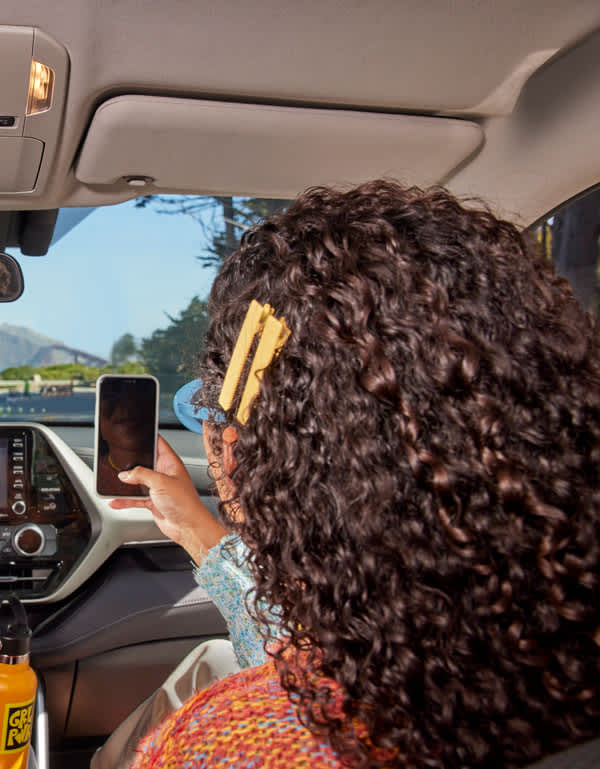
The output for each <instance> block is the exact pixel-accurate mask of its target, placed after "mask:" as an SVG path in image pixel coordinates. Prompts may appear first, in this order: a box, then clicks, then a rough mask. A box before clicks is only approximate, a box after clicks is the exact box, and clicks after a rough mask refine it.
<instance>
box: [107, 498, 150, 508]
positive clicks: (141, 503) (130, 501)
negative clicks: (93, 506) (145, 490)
mask: <svg viewBox="0 0 600 769" xmlns="http://www.w3.org/2000/svg"><path fill="white" fill-rule="evenodd" d="M148 501H149V498H148V497H139V498H132V497H127V498H126V499H111V500H110V502H109V503H108V504H109V506H110V507H112V508H113V510H127V509H128V508H130V507H145V508H147V507H148Z"/></svg>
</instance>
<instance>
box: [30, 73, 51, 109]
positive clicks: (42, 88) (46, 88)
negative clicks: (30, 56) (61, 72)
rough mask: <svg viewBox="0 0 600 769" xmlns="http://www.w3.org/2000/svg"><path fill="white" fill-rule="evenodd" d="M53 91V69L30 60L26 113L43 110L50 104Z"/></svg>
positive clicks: (48, 107)
mask: <svg viewBox="0 0 600 769" xmlns="http://www.w3.org/2000/svg"><path fill="white" fill-rule="evenodd" d="M53 91H54V70H53V69H51V68H50V67H48V65H47V64H42V63H41V62H39V61H32V62H31V70H30V74H29V94H28V96H27V115H36V114H38V113H39V112H45V111H46V110H49V109H50V107H51V106H52V92H53Z"/></svg>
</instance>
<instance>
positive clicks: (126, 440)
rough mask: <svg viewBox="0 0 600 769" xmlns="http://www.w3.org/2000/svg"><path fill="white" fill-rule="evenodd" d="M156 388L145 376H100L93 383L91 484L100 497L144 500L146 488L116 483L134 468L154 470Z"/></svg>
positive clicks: (156, 424) (157, 394) (156, 414)
mask: <svg viewBox="0 0 600 769" xmlns="http://www.w3.org/2000/svg"><path fill="white" fill-rule="evenodd" d="M158 396H159V385H158V380H157V379H156V377H153V376H149V375H147V374H136V375H130V374H123V375H121V374H104V375H103V376H101V377H99V378H98V381H97V382H96V437H95V449H94V482H95V488H96V492H97V493H98V494H99V495H101V496H103V497H147V496H148V488H147V487H146V486H142V485H139V486H135V485H131V484H127V483H123V482H122V481H120V480H119V473H120V472H121V471H123V470H131V469H132V468H134V467H136V466H137V465H143V466H144V467H149V468H151V469H154V467H155V464H156V439H157V434H158Z"/></svg>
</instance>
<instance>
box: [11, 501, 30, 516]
mask: <svg viewBox="0 0 600 769" xmlns="http://www.w3.org/2000/svg"><path fill="white" fill-rule="evenodd" d="M25 510H27V505H26V504H25V502H23V500H22V499H18V500H17V501H16V502H13V505H12V511H13V513H15V515H23V513H24V512H25Z"/></svg>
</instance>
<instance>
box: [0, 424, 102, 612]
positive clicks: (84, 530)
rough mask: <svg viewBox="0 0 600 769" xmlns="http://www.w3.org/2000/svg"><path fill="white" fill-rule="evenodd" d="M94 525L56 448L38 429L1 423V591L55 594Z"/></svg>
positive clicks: (28, 595)
mask: <svg viewBox="0 0 600 769" xmlns="http://www.w3.org/2000/svg"><path fill="white" fill-rule="evenodd" d="M91 536H92V527H91V525H90V519H89V516H88V514H87V512H86V510H85V509H84V506H83V503H82V501H81V499H80V496H79V494H78V493H77V491H76V490H75V487H74V486H73V483H72V482H71V481H70V479H69V477H68V476H67V474H66V472H65V469H64V468H63V466H62V464H61V462H60V460H59V458H58V456H57V455H56V452H55V451H54V450H53V449H52V447H51V446H50V444H49V443H48V441H47V440H46V438H45V437H44V436H43V435H42V434H41V432H39V431H38V430H37V429H36V428H35V427H12V426H11V427H9V426H0V595H2V596H3V595H4V594H8V593H16V594H17V595H18V596H19V597H21V598H39V597H44V596H47V595H49V594H50V593H52V592H53V591H54V590H55V589H56V588H57V587H58V586H59V585H60V584H61V583H62V582H63V581H64V580H65V578H66V577H67V575H68V574H69V572H70V571H72V569H73V567H74V565H75V563H76V562H77V561H78V560H79V558H80V556H81V555H82V553H83V552H84V551H85V550H86V549H87V547H88V545H89V544H90V540H91Z"/></svg>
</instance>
